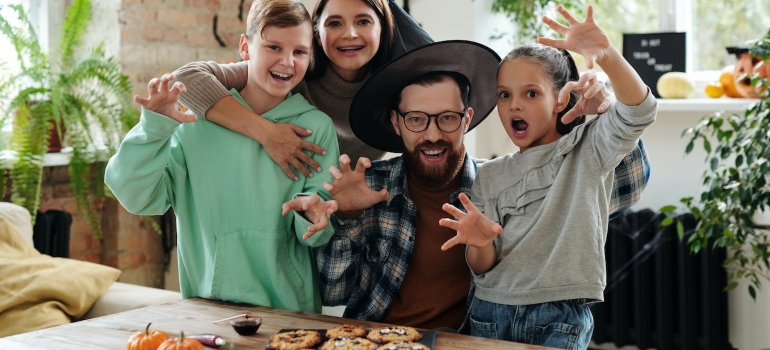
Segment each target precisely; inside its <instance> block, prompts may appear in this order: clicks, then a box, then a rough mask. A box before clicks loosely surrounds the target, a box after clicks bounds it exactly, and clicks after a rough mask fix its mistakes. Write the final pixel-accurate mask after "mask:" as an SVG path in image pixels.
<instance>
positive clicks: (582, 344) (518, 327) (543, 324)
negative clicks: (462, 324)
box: [470, 297, 594, 350]
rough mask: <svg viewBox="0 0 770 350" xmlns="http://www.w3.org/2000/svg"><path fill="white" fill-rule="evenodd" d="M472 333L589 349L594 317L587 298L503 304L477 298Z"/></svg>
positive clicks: (539, 343)
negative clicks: (540, 302) (539, 302)
mask: <svg viewBox="0 0 770 350" xmlns="http://www.w3.org/2000/svg"><path fill="white" fill-rule="evenodd" d="M470 322H471V335H473V336H477V337H486V338H493V339H500V340H509V341H515V342H519V343H527V344H533V345H541V346H549V347H553V348H561V349H576V350H577V349H587V348H588V343H589V342H590V341H591V335H592V334H593V332H594V317H593V315H591V310H590V309H589V308H588V305H587V304H586V300H585V299H574V300H564V301H554V302H550V303H543V304H534V305H502V304H496V303H491V302H488V301H484V300H481V299H479V298H475V297H474V298H473V304H472V306H471V320H470Z"/></svg>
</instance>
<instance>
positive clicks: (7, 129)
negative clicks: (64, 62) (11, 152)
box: [0, 0, 30, 151]
mask: <svg viewBox="0 0 770 350" xmlns="http://www.w3.org/2000/svg"><path fill="white" fill-rule="evenodd" d="M10 4H21V5H22V6H24V9H25V10H26V11H29V7H30V1H28V0H0V5H1V6H3V9H2V11H0V16H3V18H7V19H8V20H9V22H11V23H15V22H17V21H18V20H16V21H14V20H15V19H16V15H15V12H13V10H11V9H9V8H7V5H10ZM18 71H19V61H18V58H17V57H16V50H15V49H14V48H13V45H12V44H11V42H10V41H9V40H8V39H7V38H6V37H5V36H4V35H0V79H3V80H0V84H2V83H5V79H7V77H10V76H13V75H15V72H18ZM11 89H12V90H11V91H9V93H4V94H3V96H0V113H5V107H6V103H7V102H6V101H5V100H3V99H4V98H7V96H14V95H16V91H14V90H13V87H12V88H11ZM11 122H12V118H10V117H9V116H6V115H0V151H1V150H4V149H6V148H7V146H8V145H7V140H8V138H9V137H10V134H11Z"/></svg>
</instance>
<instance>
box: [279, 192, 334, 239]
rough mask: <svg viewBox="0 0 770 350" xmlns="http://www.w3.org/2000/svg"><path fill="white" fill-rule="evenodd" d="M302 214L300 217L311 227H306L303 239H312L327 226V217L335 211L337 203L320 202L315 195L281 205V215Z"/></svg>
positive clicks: (319, 198)
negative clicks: (294, 212) (292, 212)
mask: <svg viewBox="0 0 770 350" xmlns="http://www.w3.org/2000/svg"><path fill="white" fill-rule="evenodd" d="M291 210H294V211H296V212H302V216H303V217H305V219H307V220H308V221H310V222H312V223H313V225H310V227H308V229H307V232H305V234H304V235H302V238H303V239H308V238H310V237H312V236H313V235H314V234H315V233H316V232H318V231H323V230H324V229H325V228H326V227H327V226H329V217H328V216H329V215H331V214H334V212H335V211H337V202H336V201H334V200H330V201H322V200H321V197H320V196H318V195H317V194H314V195H312V196H301V197H297V198H294V199H292V200H290V201H288V202H286V203H283V205H281V215H283V216H286V214H288V213H289V211H291Z"/></svg>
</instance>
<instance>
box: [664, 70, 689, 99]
mask: <svg viewBox="0 0 770 350" xmlns="http://www.w3.org/2000/svg"><path fill="white" fill-rule="evenodd" d="M657 87H658V94H659V95H660V97H663V98H687V97H688V96H690V94H692V92H693V91H694V90H695V84H694V83H693V82H692V80H690V78H688V77H687V74H686V73H683V72H668V73H665V74H663V75H662V76H661V77H660V78H659V79H658V84H657Z"/></svg>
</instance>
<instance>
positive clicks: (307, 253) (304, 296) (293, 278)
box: [105, 0, 339, 313]
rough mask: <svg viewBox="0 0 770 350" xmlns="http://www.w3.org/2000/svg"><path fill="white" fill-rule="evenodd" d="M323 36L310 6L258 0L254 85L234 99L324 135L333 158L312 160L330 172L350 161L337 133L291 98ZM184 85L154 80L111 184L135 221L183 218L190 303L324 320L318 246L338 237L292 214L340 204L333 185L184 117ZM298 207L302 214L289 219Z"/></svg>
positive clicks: (248, 48)
mask: <svg viewBox="0 0 770 350" xmlns="http://www.w3.org/2000/svg"><path fill="white" fill-rule="evenodd" d="M312 35H313V30H312V24H311V21H310V16H309V14H308V12H307V10H306V9H305V7H304V6H303V5H302V3H301V2H299V1H298V0H257V1H254V3H252V6H251V10H250V11H249V17H248V23H247V28H246V34H243V35H241V40H240V44H239V51H240V54H241V58H242V59H244V60H248V61H249V64H248V67H249V81H248V83H247V85H246V87H245V88H244V89H243V90H241V91H235V90H234V89H233V90H232V91H231V94H232V95H233V96H234V97H235V98H236V99H237V100H238V101H240V102H241V103H242V104H243V105H245V106H247V107H249V108H251V109H252V110H253V111H255V112H257V113H259V114H261V115H263V116H264V117H265V118H267V119H269V120H271V121H273V122H276V123H284V122H285V123H293V124H295V125H300V126H302V127H305V128H307V129H311V130H313V134H312V135H311V136H309V137H308V141H310V142H313V143H315V144H318V145H320V146H322V147H323V148H324V149H325V150H327V152H328V153H327V154H326V155H317V154H309V155H310V156H311V157H313V158H314V159H315V161H317V162H318V163H319V164H320V165H321V166H322V167H324V168H328V167H329V166H330V165H332V164H336V162H337V159H338V158H339V146H338V143H337V137H336V133H335V130H334V125H333V123H332V121H331V119H330V118H329V117H328V116H327V115H326V114H324V113H323V112H321V111H319V110H317V109H316V108H315V107H313V106H312V105H311V104H310V103H308V102H307V100H305V98H303V97H302V96H301V95H299V94H292V93H291V92H290V91H291V89H292V88H294V86H296V85H297V84H298V83H299V82H300V81H301V80H302V78H303V77H304V75H305V72H306V71H307V69H308V66H309V65H310V60H311V57H312V55H311V49H312V40H313V37H312ZM172 80H173V76H172V75H170V74H166V75H164V76H163V77H161V78H160V79H157V78H155V79H152V80H151V81H150V83H149V84H148V89H149V93H150V96H149V98H148V99H145V98H142V97H139V96H135V97H134V99H135V100H136V101H137V102H138V103H139V104H141V105H142V106H143V108H142V117H141V121H140V122H139V124H138V125H136V126H135V127H134V128H133V129H132V130H131V131H130V132H129V133H128V135H127V136H126V138H125V139H124V140H123V142H122V144H121V146H120V149H119V150H118V152H117V154H115V156H113V157H112V158H111V159H110V161H109V163H108V165H107V171H106V175H105V183H106V184H107V185H108V186H109V187H110V189H111V190H112V191H113V193H114V194H115V196H116V197H117V198H118V200H119V201H120V203H121V204H122V205H123V206H124V207H125V208H126V209H127V210H128V211H129V212H131V213H135V214H140V215H160V214H163V213H165V212H166V210H168V208H169V206H171V207H173V208H174V212H175V214H176V217H177V227H178V231H179V234H178V242H177V246H178V257H179V280H180V287H181V292H182V296H183V297H185V298H189V297H202V298H209V299H218V300H225V301H232V302H240V303H249V304H255V305H262V306H270V307H277V308H285V309H292V310H299V311H305V312H315V313H320V311H321V298H320V293H319V289H318V283H317V277H316V273H315V268H314V262H313V258H312V252H311V247H316V246H320V245H323V244H325V243H326V242H327V241H328V240H329V238H330V237H331V236H332V234H333V230H332V228H331V225H329V226H328V227H327V228H326V229H324V230H321V231H320V232H316V229H315V228H316V227H320V226H316V225H318V224H322V223H321V222H315V223H312V222H309V221H307V220H306V219H305V218H304V217H303V216H302V215H301V214H299V213H296V212H295V213H294V214H293V215H286V214H288V212H289V208H295V207H296V208H300V207H301V202H302V201H304V200H306V199H303V198H312V199H313V200H317V198H318V197H317V196H309V195H312V194H318V195H319V196H320V198H322V199H328V198H329V195H328V193H327V192H326V190H324V189H323V187H322V185H323V183H324V182H325V181H326V182H330V181H331V175H329V173H328V172H322V173H317V174H315V175H314V176H313V177H305V176H303V175H300V176H299V179H297V180H296V181H295V180H291V179H289V178H287V177H286V175H284V173H283V170H282V169H281V168H280V167H279V166H278V165H276V164H275V163H274V162H273V161H272V159H271V158H270V156H269V155H268V154H267V152H266V151H265V149H264V148H263V147H262V146H261V145H260V144H259V143H257V142H256V141H254V140H253V139H250V138H248V137H246V136H243V135H241V134H238V133H235V132H232V131H230V130H228V129H226V128H223V127H221V126H219V125H217V124H214V123H211V122H208V121H205V120H196V118H195V117H194V116H193V115H191V114H184V113H182V112H180V111H178V110H177V100H178V96H179V94H181V93H184V92H185V91H186V88H185V86H184V85H183V84H181V83H176V84H174V85H173V86H172V87H171V88H169V82H170V81H172ZM297 197H300V198H298V199H295V198H297ZM292 200H293V201H292ZM286 202H292V203H295V204H296V203H299V204H297V205H290V206H286V207H285V209H282V205H283V204H284V203H286ZM326 219H327V218H326V217H324V216H321V218H320V219H319V220H324V221H325V220H326ZM321 226H322V225H321Z"/></svg>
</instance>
